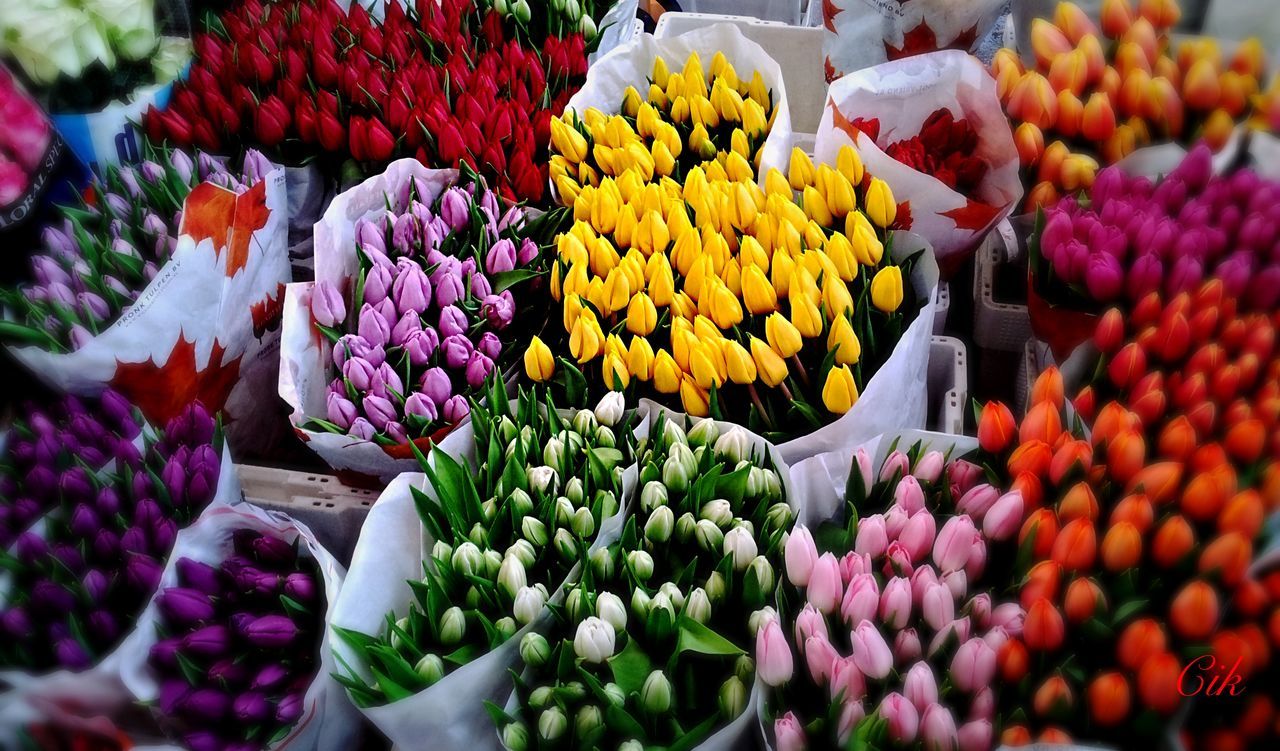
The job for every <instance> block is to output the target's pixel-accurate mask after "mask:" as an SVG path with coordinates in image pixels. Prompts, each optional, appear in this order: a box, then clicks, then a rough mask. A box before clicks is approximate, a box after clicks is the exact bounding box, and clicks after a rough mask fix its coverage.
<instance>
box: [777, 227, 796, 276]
mask: <svg viewBox="0 0 1280 751" xmlns="http://www.w3.org/2000/svg"><path fill="white" fill-rule="evenodd" d="M773 243H774V251H775V252H777V251H778V250H786V251H788V252H789V253H791V254H792V255H796V254H798V253H799V252H800V250H801V247H800V245H801V243H800V230H798V229H796V226H795V225H794V224H792V223H791V222H789V221H781V222H778V236H777V237H776V238H775V239H774V241H773ZM775 280H776V277H775Z"/></svg>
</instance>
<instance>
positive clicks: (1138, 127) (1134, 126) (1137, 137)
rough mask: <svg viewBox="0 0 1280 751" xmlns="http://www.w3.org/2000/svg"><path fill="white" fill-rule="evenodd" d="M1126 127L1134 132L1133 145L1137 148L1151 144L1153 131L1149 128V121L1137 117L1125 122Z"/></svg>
mask: <svg viewBox="0 0 1280 751" xmlns="http://www.w3.org/2000/svg"><path fill="white" fill-rule="evenodd" d="M1124 126H1125V127H1126V128H1128V129H1129V130H1131V131H1133V143H1134V145H1135V146H1145V145H1147V144H1149V143H1151V129H1150V128H1148V127H1147V121H1146V120H1144V119H1143V118H1141V117H1138V116H1137V115H1135V116H1133V117H1131V118H1129V119H1128V120H1126V121H1125V123H1124Z"/></svg>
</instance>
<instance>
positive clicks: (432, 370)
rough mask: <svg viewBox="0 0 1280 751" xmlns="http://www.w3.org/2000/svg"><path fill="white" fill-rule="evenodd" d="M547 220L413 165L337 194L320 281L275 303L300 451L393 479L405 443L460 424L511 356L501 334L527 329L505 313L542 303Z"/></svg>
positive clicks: (320, 236)
mask: <svg viewBox="0 0 1280 751" xmlns="http://www.w3.org/2000/svg"><path fill="white" fill-rule="evenodd" d="M557 216H558V215H557V214H548V215H543V216H542V217H535V216H532V215H530V213H529V211H528V210H526V209H524V208H522V207H519V206H512V207H504V206H503V205H502V199H500V198H499V197H498V195H497V193H494V192H493V191H491V190H490V189H489V188H488V187H487V185H486V184H485V182H484V180H483V179H482V178H479V177H477V176H476V175H475V174H474V173H471V174H466V175H463V176H459V175H458V173H456V172H454V171H452V170H427V169H425V168H423V167H422V166H421V165H420V164H418V163H417V162H414V161H412V160H402V161H400V162H397V163H395V164H393V165H392V166H391V167H390V168H388V170H387V172H385V173H384V174H382V175H380V176H378V177H375V178H370V180H368V181H366V182H365V183H363V184H361V185H359V186H357V187H356V188H353V189H352V190H351V191H348V192H347V193H343V194H342V195H340V196H339V197H338V198H337V199H335V200H334V202H333V204H332V205H331V206H330V209H329V211H328V212H326V214H325V218H324V220H323V221H322V223H321V224H320V225H318V227H319V229H318V230H317V281H316V282H315V283H314V284H311V283H303V284H295V285H292V286H291V287H290V289H289V291H288V293H287V296H288V300H287V301H286V304H285V308H286V311H285V315H284V318H285V321H284V328H285V333H284V343H283V347H282V348H283V357H282V360H283V366H282V367H283V376H282V379H281V385H280V395H281V396H282V397H283V398H284V399H285V401H287V402H288V403H289V404H290V405H291V406H292V407H293V417H292V420H293V424H294V426H295V428H296V429H298V430H300V431H302V434H303V435H306V436H307V437H308V445H309V446H310V447H311V448H312V449H313V450H314V451H316V453H318V454H320V456H321V457H322V458H324V459H325V461H327V462H329V464H330V465H331V466H334V467H336V468H339V469H353V470H355V471H358V472H361V473H362V474H366V475H374V476H379V477H383V478H385V479H387V480H390V478H392V477H394V476H395V475H396V474H399V472H400V471H404V470H405V469H407V468H409V467H411V466H412V465H413V454H412V453H411V450H410V449H409V448H408V447H407V444H408V443H410V442H414V441H417V442H421V445H420V448H423V447H425V445H426V440H427V439H429V438H431V437H433V436H434V437H435V438H436V439H437V440H438V439H439V437H440V436H441V435H442V434H443V433H444V432H446V431H447V430H448V429H449V428H451V427H452V426H454V425H457V424H458V423H459V422H461V421H462V420H464V419H465V418H466V417H467V413H468V411H469V409H470V407H469V404H468V401H467V397H468V396H470V395H473V394H476V393H479V391H480V389H481V388H482V387H483V386H484V384H485V383H486V382H487V381H488V379H489V377H490V376H491V375H493V374H495V373H497V374H499V375H500V374H501V373H503V372H504V370H505V369H506V368H507V366H509V365H511V364H513V363H514V362H515V357H516V356H517V354H518V353H516V352H515V351H514V350H512V349H511V348H510V347H509V346H507V345H506V344H505V343H504V342H506V341H509V340H510V339H512V338H514V337H516V336H519V332H521V331H524V330H526V329H528V328H530V327H534V326H536V325H537V323H538V319H537V318H531V317H525V318H521V319H519V320H517V318H516V309H517V306H518V305H519V306H520V307H534V308H536V307H537V304H536V302H535V301H537V300H539V299H540V298H541V295H540V290H541V285H540V284H539V281H540V280H537V277H538V276H539V275H540V274H541V273H543V268H544V264H543V263H542V262H541V258H540V248H541V247H542V245H544V244H546V243H548V242H549V237H550V234H551V231H552V230H551V227H552V226H553V224H554V222H555V221H556V218H557ZM325 383H327V388H323V385H324V384H325Z"/></svg>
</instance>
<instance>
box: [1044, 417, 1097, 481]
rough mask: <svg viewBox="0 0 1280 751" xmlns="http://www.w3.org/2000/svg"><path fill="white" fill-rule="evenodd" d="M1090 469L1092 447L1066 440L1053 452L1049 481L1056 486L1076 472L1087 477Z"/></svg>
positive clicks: (1086, 443) (1079, 441)
mask: <svg viewBox="0 0 1280 751" xmlns="http://www.w3.org/2000/svg"><path fill="white" fill-rule="evenodd" d="M1055 414H1056V412H1055ZM1092 468H1093V446H1090V445H1089V442H1088V441H1084V440H1068V441H1065V442H1064V443H1063V444H1062V446H1061V447H1059V448H1058V450H1057V451H1055V452H1053V461H1052V462H1051V463H1050V464H1049V481H1050V482H1051V483H1053V484H1054V485H1058V484H1060V483H1061V482H1062V480H1063V478H1065V477H1067V476H1068V475H1071V474H1073V473H1074V472H1077V471H1079V472H1081V473H1082V474H1085V475H1088V474H1089V470H1090V469H1092Z"/></svg>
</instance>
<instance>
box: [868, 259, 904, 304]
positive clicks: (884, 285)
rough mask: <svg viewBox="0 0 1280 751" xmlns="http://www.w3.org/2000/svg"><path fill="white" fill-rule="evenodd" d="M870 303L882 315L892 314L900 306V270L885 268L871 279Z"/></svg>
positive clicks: (895, 267) (894, 267) (890, 267)
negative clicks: (882, 313)
mask: <svg viewBox="0 0 1280 751" xmlns="http://www.w3.org/2000/svg"><path fill="white" fill-rule="evenodd" d="M871 303H872V304H873V305H875V306H876V307H877V308H879V309H880V311H881V312H884V313H892V312H894V311H895V310H897V309H898V306H899V305H902V269H901V268H899V267H897V266H885V267H884V268H882V269H880V270H879V271H877V272H876V275H875V276H874V277H873V278H872V279H871Z"/></svg>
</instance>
